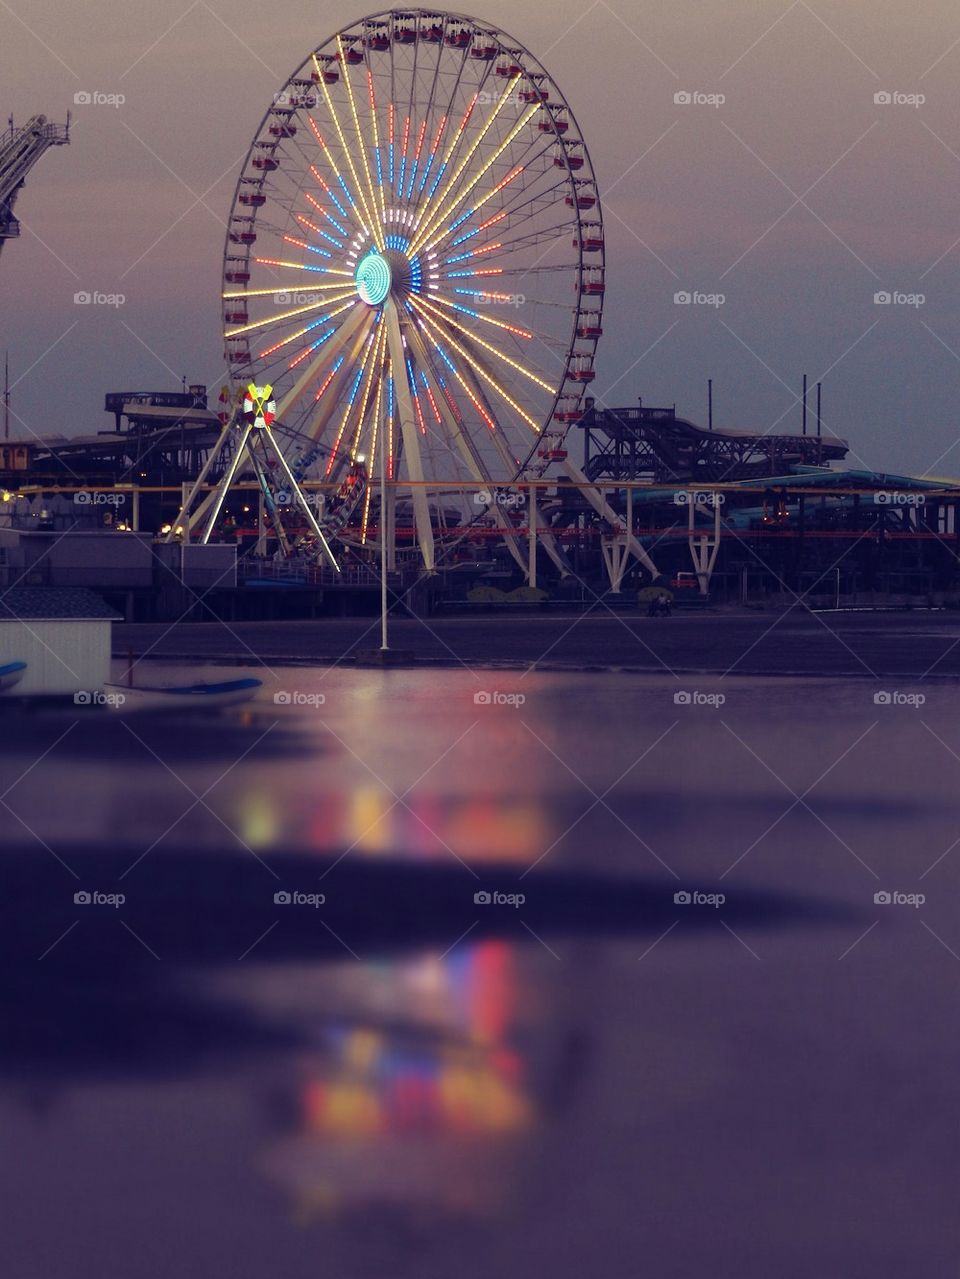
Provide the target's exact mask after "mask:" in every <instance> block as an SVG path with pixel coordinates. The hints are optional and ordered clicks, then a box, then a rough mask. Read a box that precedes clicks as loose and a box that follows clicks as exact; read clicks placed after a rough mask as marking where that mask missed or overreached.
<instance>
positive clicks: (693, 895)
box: [673, 888, 727, 910]
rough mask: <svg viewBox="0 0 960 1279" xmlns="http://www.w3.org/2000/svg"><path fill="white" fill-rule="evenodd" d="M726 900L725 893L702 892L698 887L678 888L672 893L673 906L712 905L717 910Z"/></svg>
mask: <svg viewBox="0 0 960 1279" xmlns="http://www.w3.org/2000/svg"><path fill="white" fill-rule="evenodd" d="M726 900H727V895H726V893H704V892H701V891H700V889H698V888H694V889H692V890H687V889H686V888H678V889H677V891H676V892H675V893H674V894H673V902H674V905H675V906H712V907H713V908H714V910H719V908H720V907H721V906H722V905H723V904H724V902H725V901H726Z"/></svg>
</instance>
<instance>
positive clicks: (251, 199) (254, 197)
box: [240, 191, 267, 209]
mask: <svg viewBox="0 0 960 1279" xmlns="http://www.w3.org/2000/svg"><path fill="white" fill-rule="evenodd" d="M266 202H267V197H266V196H265V195H264V194H263V192H262V191H241V192H240V203H241V204H245V205H247V206H248V207H250V208H254V209H259V208H260V206H261V205H264V204H266Z"/></svg>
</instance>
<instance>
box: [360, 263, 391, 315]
mask: <svg viewBox="0 0 960 1279" xmlns="http://www.w3.org/2000/svg"><path fill="white" fill-rule="evenodd" d="M355 279H356V285H357V293H358V294H359V295H360V300H361V302H366V304H367V306H379V305H380V304H381V303H382V302H385V301H386V298H387V295H388V294H389V292H390V289H391V286H392V284H393V270H392V269H391V263H390V259H389V257H388V256H386V255H385V254H383V253H377V252H373V253H368V254H367V256H366V257H365V258H361V260H360V264H359V266H358V267H357V273H356V276H355Z"/></svg>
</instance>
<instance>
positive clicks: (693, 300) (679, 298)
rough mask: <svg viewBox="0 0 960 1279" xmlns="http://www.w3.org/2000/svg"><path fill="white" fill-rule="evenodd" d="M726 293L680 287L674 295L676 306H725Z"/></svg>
mask: <svg viewBox="0 0 960 1279" xmlns="http://www.w3.org/2000/svg"><path fill="white" fill-rule="evenodd" d="M726 300H727V295H726V294H725V293H701V292H700V290H699V289H678V290H677V291H676V293H674V295H673V304H674V306H712V307H714V308H715V309H716V308H717V307H721V306H723V304H724V302H726Z"/></svg>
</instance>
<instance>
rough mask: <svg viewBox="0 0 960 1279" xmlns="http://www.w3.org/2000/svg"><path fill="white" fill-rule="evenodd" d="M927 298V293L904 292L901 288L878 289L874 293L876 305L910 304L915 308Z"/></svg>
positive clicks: (921, 304)
mask: <svg viewBox="0 0 960 1279" xmlns="http://www.w3.org/2000/svg"><path fill="white" fill-rule="evenodd" d="M926 300H927V295H926V294H925V293H904V292H902V291H901V290H899V289H878V290H877V292H876V293H874V295H873V304H874V306H910V307H913V309H914V310H917V309H918V308H919V307H921V306H923V305H924V303H925V302H926Z"/></svg>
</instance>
